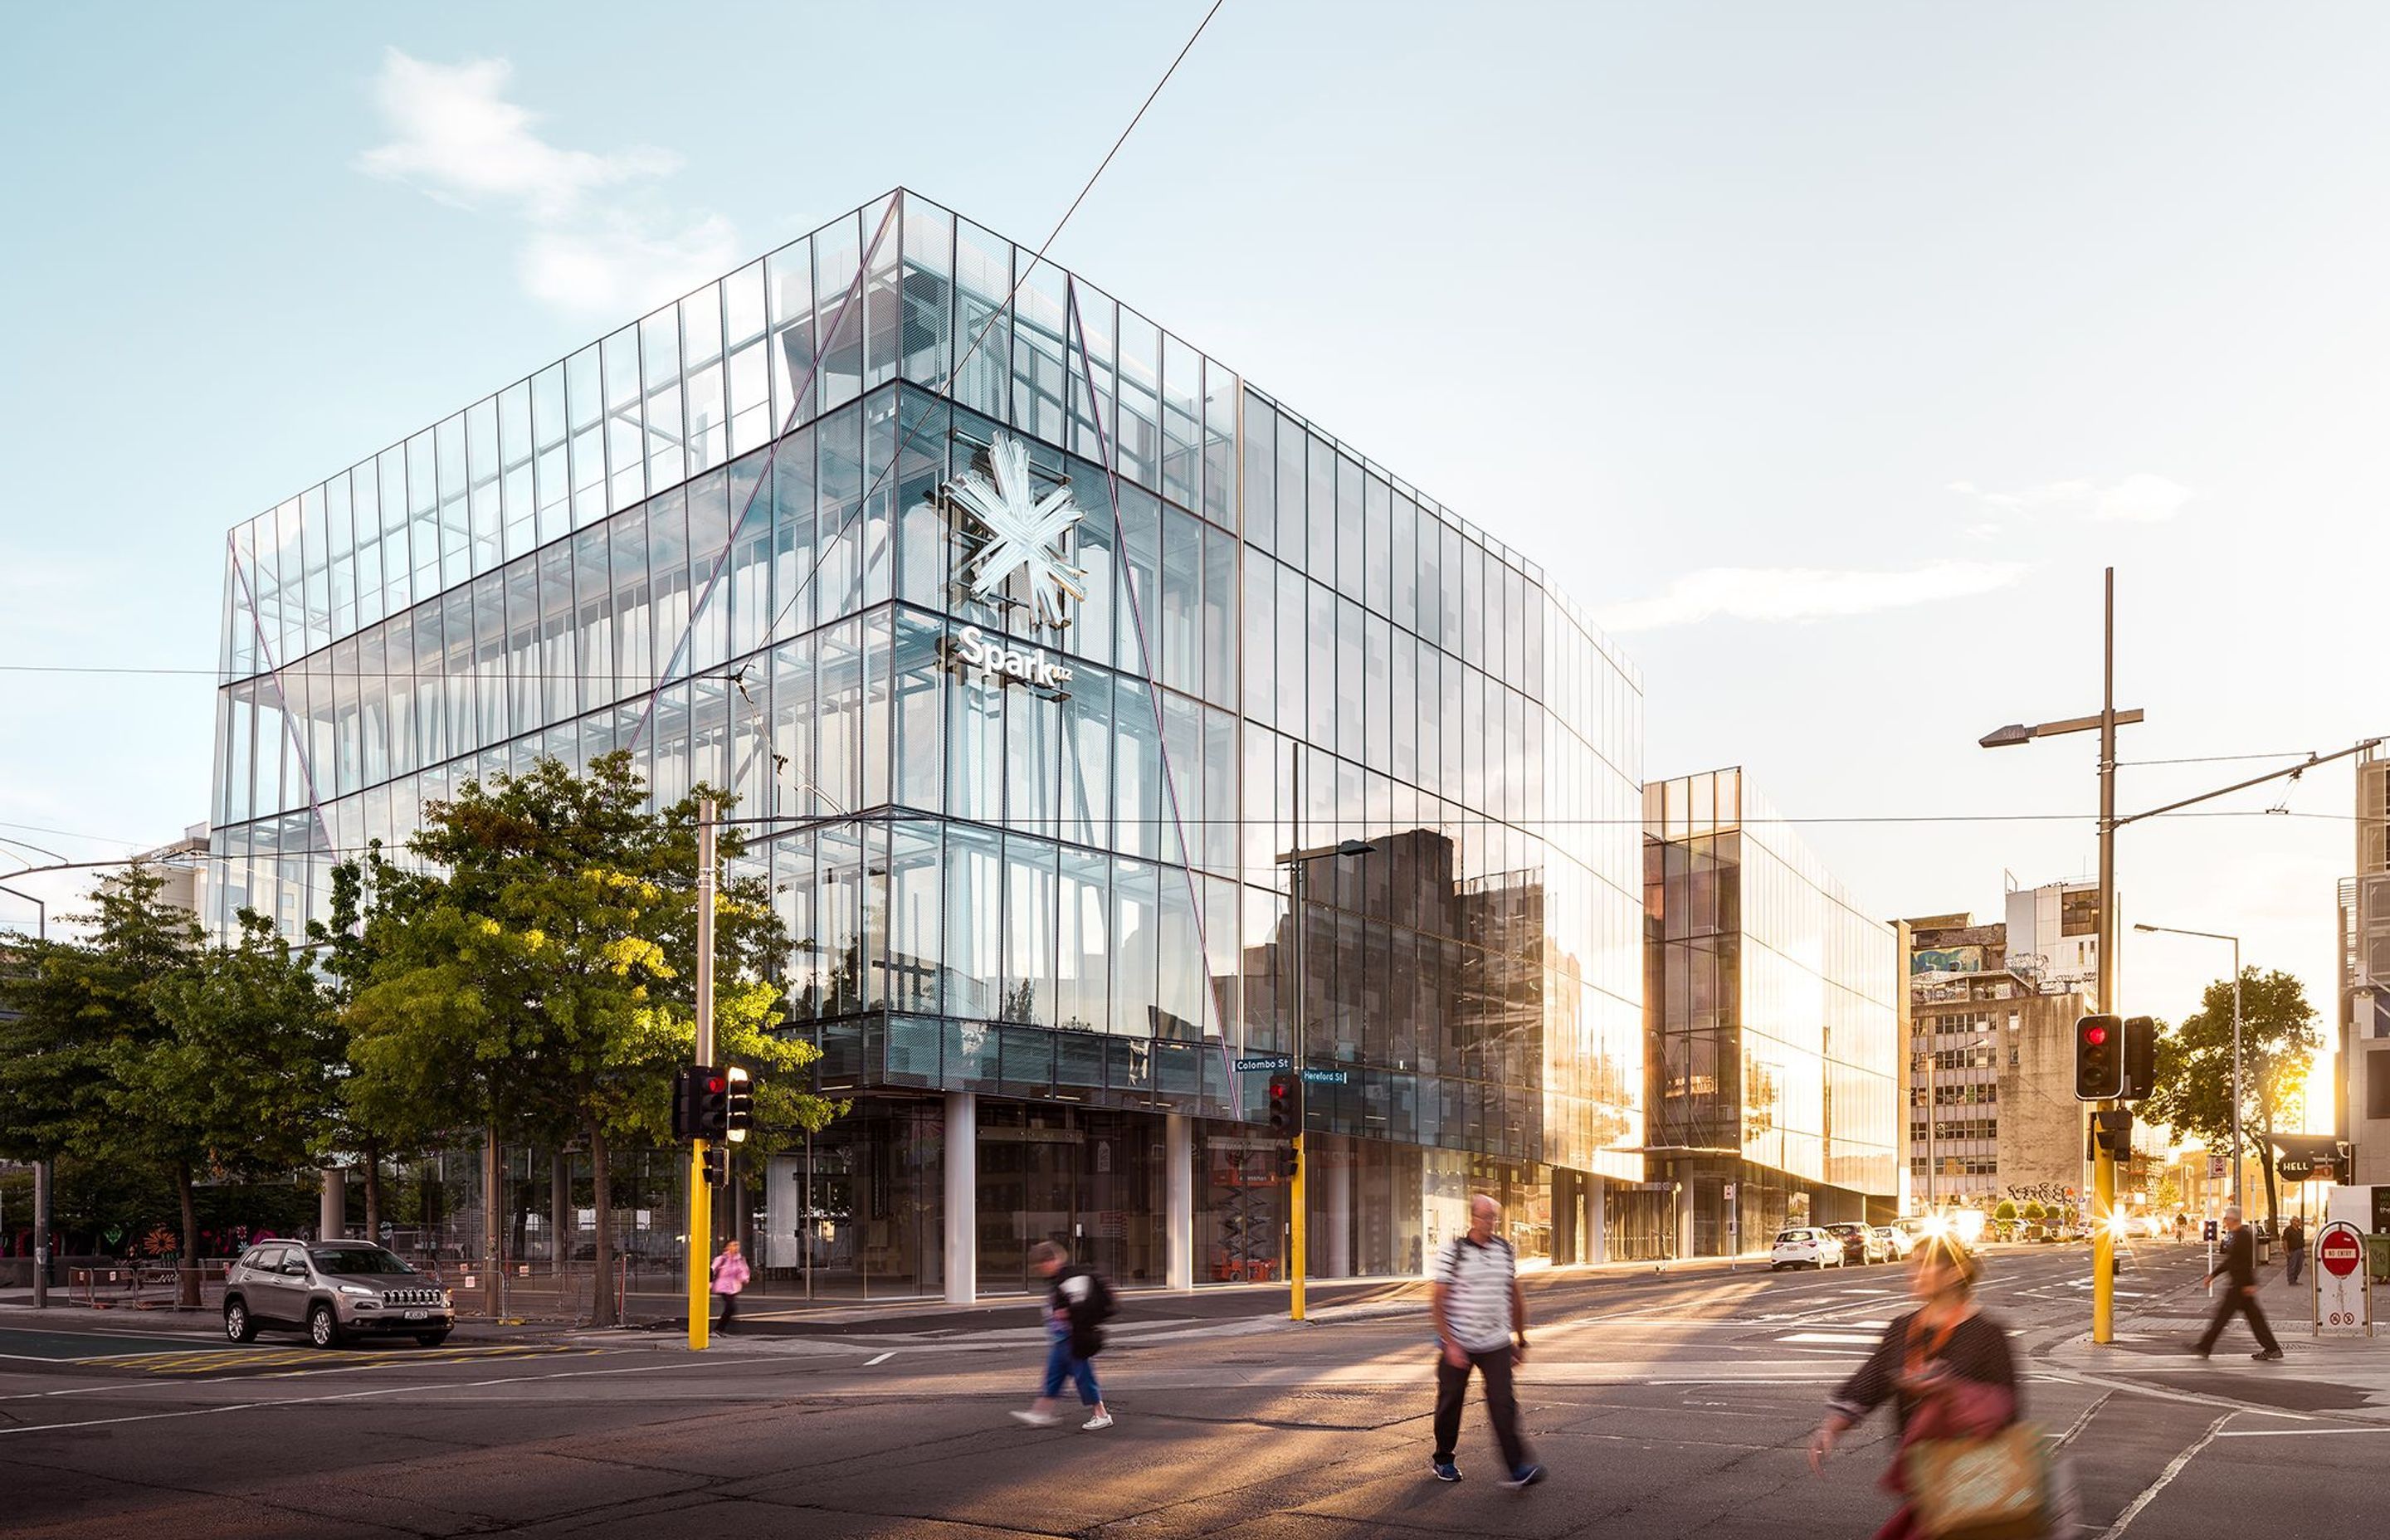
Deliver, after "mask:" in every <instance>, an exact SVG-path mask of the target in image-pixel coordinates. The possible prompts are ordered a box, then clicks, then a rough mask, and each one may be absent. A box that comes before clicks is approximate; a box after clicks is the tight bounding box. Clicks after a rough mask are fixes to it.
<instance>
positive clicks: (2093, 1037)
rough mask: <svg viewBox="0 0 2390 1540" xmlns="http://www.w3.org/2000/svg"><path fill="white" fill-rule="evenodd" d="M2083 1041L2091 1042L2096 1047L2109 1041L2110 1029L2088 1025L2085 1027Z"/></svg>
mask: <svg viewBox="0 0 2390 1540" xmlns="http://www.w3.org/2000/svg"><path fill="white" fill-rule="evenodd" d="M2083 1041H2085V1042H2086V1043H2088V1044H2090V1045H2091V1046H2093V1047H2095V1048H2096V1047H2098V1046H2100V1045H2101V1044H2102V1043H2105V1042H2106V1041H2108V1029H2107V1028H2105V1027H2086V1028H2084V1029H2083Z"/></svg>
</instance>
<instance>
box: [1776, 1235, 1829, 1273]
mask: <svg viewBox="0 0 2390 1540" xmlns="http://www.w3.org/2000/svg"><path fill="white" fill-rule="evenodd" d="M1842 1264H1843V1238H1842V1237H1840V1236H1838V1235H1835V1234H1833V1233H1832V1232H1831V1231H1829V1230H1821V1229H1819V1228H1818V1227H1817V1226H1808V1227H1806V1228H1802V1229H1792V1230H1779V1231H1777V1232H1776V1249H1775V1250H1774V1251H1771V1252H1769V1253H1768V1258H1767V1270H1768V1271H1769V1272H1771V1273H1772V1272H1774V1271H1776V1270H1777V1269H1778V1268H1780V1267H1840V1266H1841V1265H1842Z"/></svg>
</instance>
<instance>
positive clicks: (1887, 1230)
mask: <svg viewBox="0 0 2390 1540" xmlns="http://www.w3.org/2000/svg"><path fill="white" fill-rule="evenodd" d="M1875 1233H1876V1235H1877V1237H1878V1238H1881V1239H1882V1241H1883V1244H1884V1250H1885V1251H1887V1252H1888V1253H1890V1255H1891V1257H1892V1260H1893V1261H1895V1262H1907V1261H1908V1253H1909V1252H1911V1251H1915V1250H1917V1238H1916V1237H1915V1236H1912V1235H1910V1234H1909V1233H1908V1231H1907V1230H1904V1229H1902V1228H1901V1227H1900V1226H1897V1225H1879V1226H1876V1227H1875Z"/></svg>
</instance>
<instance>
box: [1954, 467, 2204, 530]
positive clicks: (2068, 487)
mask: <svg viewBox="0 0 2390 1540" xmlns="http://www.w3.org/2000/svg"><path fill="white" fill-rule="evenodd" d="M1944 490H1946V491H1948V492H1955V493H1957V494H1959V495H1960V496H1961V497H1965V498H1969V499H1971V500H1972V501H1973V502H1974V503H1975V504H1976V505H1977V507H1980V508H1983V509H1985V510H1988V511H1990V512H1994V513H1999V514H2005V515H2013V516H2015V517H2017V518H2020V519H2024V520H2032V519H2037V518H2039V517H2041V516H2042V515H2044V514H2045V513H2050V514H2058V515H2062V516H2064V517H2068V518H2080V519H2094V520H2101V521H2103V522H2111V523H2132V524H2159V523H2164V522H2165V520H2169V519H2172V518H2173V517H2174V516H2175V515H2177V514H2178V513H2180V512H2181V511H2182V509H2183V505H2185V504H2186V503H2189V502H2190V501H2191V498H2192V496H2193V495H2195V494H2193V493H2192V491H2191V488H2189V487H2187V486H2185V485H2183V484H2182V483H2181V482H2180V481H2171V480H2169V479H2168V478H2166V477H2164V476H2153V475H2152V474H2150V473H2149V472H2148V471H2138V472H2136V473H2134V474H2133V475H2130V476H2127V477H2126V478H2125V479H2124V480H2123V481H2111V482H2108V483H2105V484H2102V483H2101V482H2099V481H2086V480H2082V479H2079V478H2078V479H2075V480H2072V481H2044V482H2042V483H2040V484H2039V485H2037V486H2029V487H2025V488H2024V489H2023V490H2021V491H2017V492H1998V491H1994V490H1993V489H1991V488H1989V487H1980V486H1977V485H1976V484H1975V483H1974V482H1972V481H1952V482H1950V483H1949V484H1948V485H1947V487H1946V488H1945V489H1944ZM1985 528H1998V526H1985V525H1983V524H1976V525H1973V526H1972V527H1971V528H1970V529H1969V531H1968V533H1971V534H1972V533H1977V532H1978V531H1981V530H1984V529H1985Z"/></svg>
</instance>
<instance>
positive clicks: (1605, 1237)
mask: <svg viewBox="0 0 2390 1540" xmlns="http://www.w3.org/2000/svg"><path fill="white" fill-rule="evenodd" d="M1585 1189H1586V1190H1585V1227H1586V1230H1587V1235H1586V1238H1585V1241H1584V1244H1583V1245H1582V1246H1580V1247H1579V1248H1578V1252H1577V1254H1578V1255H1580V1256H1582V1257H1584V1258H1585V1260H1586V1261H1587V1262H1608V1261H1609V1260H1610V1213H1609V1210H1610V1178H1608V1177H1606V1176H1595V1177H1591V1178H1589V1179H1588V1180H1587V1182H1586V1184H1585Z"/></svg>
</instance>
